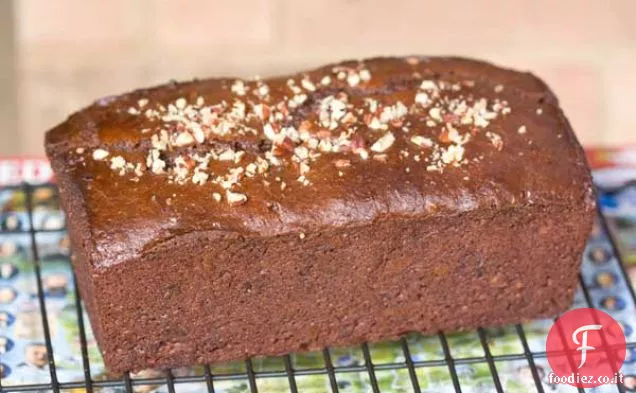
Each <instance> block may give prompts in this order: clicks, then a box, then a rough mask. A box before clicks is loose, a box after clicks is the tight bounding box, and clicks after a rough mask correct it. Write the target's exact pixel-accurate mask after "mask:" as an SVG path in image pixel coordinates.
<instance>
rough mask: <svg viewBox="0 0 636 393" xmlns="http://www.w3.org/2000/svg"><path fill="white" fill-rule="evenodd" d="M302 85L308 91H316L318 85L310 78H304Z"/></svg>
mask: <svg viewBox="0 0 636 393" xmlns="http://www.w3.org/2000/svg"><path fill="white" fill-rule="evenodd" d="M300 85H301V86H302V87H303V88H304V89H305V90H308V91H316V85H314V84H313V83H311V81H310V80H309V79H303V80H301V81H300Z"/></svg>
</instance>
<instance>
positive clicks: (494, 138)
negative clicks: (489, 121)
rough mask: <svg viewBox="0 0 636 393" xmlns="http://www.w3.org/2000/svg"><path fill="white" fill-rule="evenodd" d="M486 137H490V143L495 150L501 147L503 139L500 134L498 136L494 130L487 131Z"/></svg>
mask: <svg viewBox="0 0 636 393" xmlns="http://www.w3.org/2000/svg"><path fill="white" fill-rule="evenodd" d="M486 137H487V138H488V139H490V143H492V145H493V146H494V147H495V149H497V150H501V149H503V140H502V139H501V136H499V134H495V133H494V132H490V131H487V132H486Z"/></svg>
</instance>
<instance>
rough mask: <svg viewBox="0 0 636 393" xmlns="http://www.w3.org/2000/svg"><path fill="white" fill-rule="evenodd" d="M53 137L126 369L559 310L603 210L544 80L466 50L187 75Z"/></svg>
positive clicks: (86, 277) (87, 116)
mask: <svg viewBox="0 0 636 393" xmlns="http://www.w3.org/2000/svg"><path fill="white" fill-rule="evenodd" d="M46 150H47V154H48V156H49V158H50V160H51V162H52V166H53V168H54V171H55V174H56V176H57V179H58V183H59V186H60V192H61V197H62V200H63V205H64V208H65V211H66V213H67V215H68V223H69V230H70V235H71V239H72V242H73V247H74V260H73V264H74V268H75V271H76V274H77V277H78V281H79V283H78V284H79V288H80V292H81V295H82V298H83V300H84V302H85V303H86V306H87V309H88V312H89V315H90V319H91V323H92V327H93V330H94V332H95V334H96V337H97V341H98V343H99V346H100V348H101V351H102V353H103V356H104V360H105V362H106V365H107V367H108V368H109V369H110V370H111V371H114V372H118V371H124V370H138V369H142V368H148V367H171V366H183V365H188V364H203V363H210V362H218V361H223V360H228V359H241V358H246V357H250V356H255V355H277V354H284V353H289V352H294V351H307V350H315V349H319V348H324V347H325V346H342V345H348V344H355V343H360V342H363V341H376V340H383V339H391V338H396V337H398V336H400V335H402V334H404V333H407V332H412V331H419V332H423V333H431V332H437V331H440V330H443V331H455V330H464V329H472V328H475V327H478V326H492V325H503V324H509V323H516V322H521V321H525V320H528V319H532V318H538V317H551V316H555V315H557V314H558V313H559V312H562V311H564V310H566V309H567V308H568V307H569V305H570V304H571V301H572V298H573V293H574V290H575V287H576V284H577V274H578V269H579V261H580V259H579V258H580V257H581V254H582V251H583V248H584V245H585V241H586V237H587V235H588V233H589V230H590V228H591V224H592V219H593V216H594V211H595V210H594V209H595V202H594V195H593V189H592V185H591V181H590V175H589V171H588V169H587V167H586V163H585V158H584V156H583V151H582V149H581V147H580V145H579V143H578V142H577V140H576V138H575V136H574V134H573V132H572V129H571V128H570V125H569V123H568V121H567V119H566V118H565V116H564V115H563V112H562V111H561V109H560V108H559V105H558V102H557V99H556V98H555V96H554V94H553V93H552V92H551V91H550V90H549V88H548V87H547V86H546V85H545V84H544V83H543V82H542V81H541V80H539V79H538V78H536V77H535V76H533V75H531V74H530V73H521V72H517V71H512V70H508V69H503V68H498V67H495V66H493V65H490V64H488V63H484V62H479V61H474V60H467V59H460V58H434V57H407V58H375V59H368V60H364V61H347V62H342V63H339V64H335V65H329V66H325V67H322V68H318V69H315V70H313V71H308V72H303V73H298V74H296V75H291V76H285V77H276V78H271V79H258V78H256V79H250V80H242V79H209V80H195V81H192V82H187V83H173V82H171V83H168V84H166V85H163V86H159V87H155V88H150V89H143V90H137V91H134V92H132V93H128V94H124V95H121V96H116V97H108V98H104V99H100V100H98V101H97V102H95V103H94V104H93V105H91V106H89V107H88V108H85V109H83V110H81V111H80V112H77V113H75V114H73V115H71V116H70V117H69V118H68V120H67V121H65V122H64V123H62V124H60V125H59V126H57V127H55V128H54V129H52V130H51V131H49V132H48V133H47V135H46Z"/></svg>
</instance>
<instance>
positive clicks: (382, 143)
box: [371, 131, 395, 153]
mask: <svg viewBox="0 0 636 393" xmlns="http://www.w3.org/2000/svg"><path fill="white" fill-rule="evenodd" d="M393 142H395V136H393V133H392V132H390V131H389V132H387V133H386V134H384V135H383V136H382V137H381V138H380V139H378V140H377V141H375V143H374V144H373V145H371V151H374V152H376V153H382V152H383V151H385V150H387V149H388V148H389V147H391V145H392V144H393Z"/></svg>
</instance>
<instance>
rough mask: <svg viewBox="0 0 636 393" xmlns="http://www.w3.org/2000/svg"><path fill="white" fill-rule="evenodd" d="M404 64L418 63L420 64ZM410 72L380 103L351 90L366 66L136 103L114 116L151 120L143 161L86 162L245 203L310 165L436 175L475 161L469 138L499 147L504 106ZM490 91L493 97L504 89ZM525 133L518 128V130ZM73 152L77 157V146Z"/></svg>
mask: <svg viewBox="0 0 636 393" xmlns="http://www.w3.org/2000/svg"><path fill="white" fill-rule="evenodd" d="M406 61H407V62H409V64H412V65H417V64H418V63H419V62H420V61H421V59H420V58H417V57H413V58H410V59H407V60H406ZM409 75H410V77H411V78H417V80H418V83H417V84H416V85H415V88H413V89H412V91H411V92H407V93H408V94H404V95H402V94H400V95H395V96H387V97H385V93H383V92H382V91H381V89H378V90H377V92H376V90H370V91H371V93H370V94H369V97H364V95H362V94H358V93H357V91H358V90H362V89H363V88H367V86H364V85H365V84H366V83H367V82H369V81H370V80H371V77H372V76H371V72H370V71H369V69H368V68H367V67H366V66H365V64H364V63H360V64H358V65H353V66H351V65H348V66H336V67H333V68H332V70H331V72H328V74H327V75H324V74H323V75H316V74H314V73H312V74H311V77H310V75H309V74H305V75H303V76H300V77H295V78H289V79H287V81H286V82H284V84H283V86H282V87H283V88H280V87H281V86H278V85H275V84H272V91H273V89H274V88H275V94H272V95H270V86H268V85H267V84H266V83H265V81H262V80H260V79H259V78H254V79H253V80H250V81H249V82H246V81H244V80H241V79H236V80H233V81H231V82H230V83H228V84H227V85H224V87H223V88H224V89H225V90H226V91H225V93H226V94H227V95H226V96H225V97H224V98H223V99H219V100H217V101H216V102H209V101H210V98H206V97H202V96H197V95H194V96H193V95H190V94H187V95H186V94H184V96H183V97H178V98H176V99H174V101H172V102H165V101H161V100H160V101H156V102H155V101H153V102H151V101H149V99H148V98H146V97H142V98H139V99H138V100H137V101H136V106H135V105H134V103H133V106H131V107H130V108H125V109H123V111H122V112H127V113H129V114H130V115H132V116H140V117H145V118H146V119H147V120H149V121H150V122H149V123H148V124H147V125H146V124H144V127H145V128H142V129H139V130H138V132H139V135H141V137H142V138H145V139H144V143H143V144H140V145H141V146H148V147H147V148H146V151H145V152H144V155H145V162H144V161H143V160H139V161H141V162H134V161H133V162H127V161H126V159H124V158H123V157H121V156H116V157H112V158H110V159H109V160H107V158H108V157H109V153H108V151H106V150H104V149H97V150H94V151H93V152H92V156H93V159H95V160H97V161H102V160H105V161H106V165H108V166H109V167H110V168H111V169H112V170H113V171H114V172H115V173H119V174H120V175H122V176H123V175H129V177H130V180H131V181H139V180H140V178H141V177H142V176H143V175H145V174H147V172H148V173H150V174H154V175H161V176H162V177H164V178H166V179H167V180H166V181H167V182H168V183H170V184H176V185H185V184H196V185H199V186H202V187H209V188H210V189H211V190H210V193H211V194H212V197H213V198H214V200H215V201H217V202H220V201H221V200H223V199H225V201H226V202H227V203H228V204H230V205H239V204H242V203H245V202H246V201H247V199H248V193H247V192H245V191H246V190H249V189H250V187H251V186H250V184H252V183H253V182H256V184H258V185H259V186H264V187H268V186H269V185H270V184H271V183H272V182H273V181H274V180H273V179H274V178H276V180H275V181H276V182H277V183H279V185H280V192H285V191H286V190H287V192H288V189H289V188H291V187H292V186H289V187H288V185H287V183H286V182H284V181H282V180H281V177H283V176H282V174H283V173H284V174H286V175H287V174H289V173H291V174H293V176H294V178H295V179H296V182H294V183H290V184H293V185H296V184H297V183H298V185H297V187H301V186H303V187H306V186H310V185H311V184H312V180H313V181H317V180H318V178H319V177H318V175H315V173H314V172H315V171H316V169H315V168H331V170H332V171H333V172H332V173H333V175H334V176H335V174H336V173H337V174H338V176H339V177H343V176H345V172H347V168H350V167H354V166H356V167H358V166H360V167H364V166H365V165H369V162H375V163H376V164H375V165H381V164H382V163H389V164H390V163H392V162H394V161H395V160H399V161H401V162H404V167H403V168H404V170H405V172H407V173H418V172H417V171H418V170H420V171H421V170H424V169H425V170H426V171H429V172H439V173H443V172H444V171H445V170H452V169H453V167H458V166H462V165H469V164H471V165H472V164H473V163H478V162H479V161H480V160H481V159H477V158H471V159H466V158H465V156H466V155H467V154H468V153H470V151H471V148H472V144H473V143H474V142H473V141H474V140H476V139H477V140H479V139H481V138H483V137H486V138H488V140H489V141H490V143H491V144H492V145H493V146H495V148H496V149H497V150H502V149H503V138H502V136H500V135H498V134H496V133H494V132H492V130H499V129H500V127H498V124H496V123H497V122H498V119H500V118H501V117H503V116H505V115H507V114H510V113H511V111H512V108H511V107H510V105H509V104H508V102H507V101H505V100H504V99H503V98H502V97H501V96H497V97H495V98H484V97H479V96H477V90H475V91H469V89H472V88H473V87H474V86H475V84H476V82H475V81H474V80H452V81H449V80H444V79H442V78H440V79H425V78H427V76H426V73H424V72H420V71H418V70H413V72H410V73H409ZM381 77H384V75H382V76H381ZM310 78H311V79H310ZM428 78H432V77H431V76H428ZM436 78H437V77H436ZM312 79H313V81H312ZM274 83H277V82H274ZM333 85H337V86H333ZM360 85H362V86H360ZM493 89H494V91H495V92H496V93H500V92H502V91H503V89H504V86H503V85H497V86H494V87H493ZM227 90H229V91H227ZM354 92H355V93H354ZM248 93H249V94H248ZM361 95H362V97H361ZM371 96H372V97H371ZM398 97H399V99H400V100H397V98H398ZM206 100H207V101H208V102H206ZM299 113H300V115H299ZM536 113H537V115H540V114H541V113H542V109H541V108H538V109H537V110H536ZM492 124H495V125H497V127H495V126H493V125H492ZM526 131H527V130H526V127H525V126H521V127H519V128H518V129H517V132H518V133H519V134H524V133H526ZM498 132H499V131H498ZM480 134H484V136H483V137H482V136H480ZM76 153H77V154H83V153H84V150H83V148H77V149H76ZM336 154H337V155H336ZM80 159H82V158H81V157H80ZM326 160H330V161H326ZM324 163H331V164H330V165H328V166H324V165H323V164H324ZM407 165H408V166H407ZM321 170H323V169H321ZM324 170H327V169H324ZM277 175H279V176H277ZM133 176H134V177H133ZM312 176H316V180H314V179H312ZM430 176H435V175H430ZM320 177H322V174H320ZM285 178H286V176H285ZM288 182H289V180H288ZM275 188H276V191H277V192H279V191H278V189H277V188H278V187H275ZM223 195H224V197H223Z"/></svg>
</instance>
